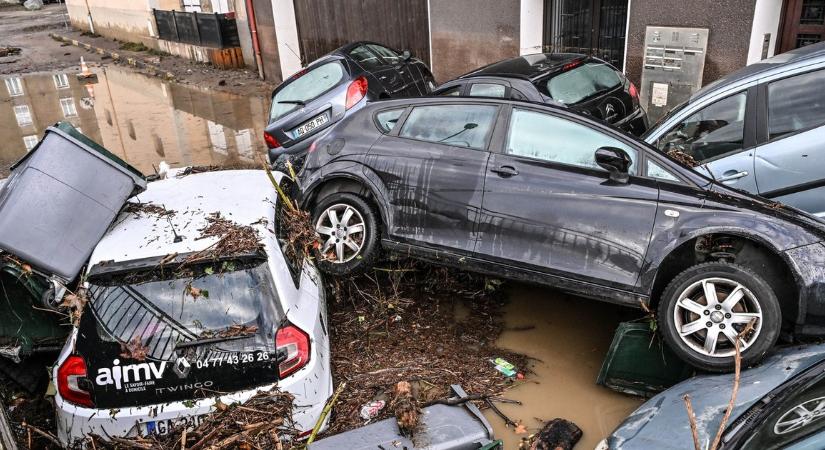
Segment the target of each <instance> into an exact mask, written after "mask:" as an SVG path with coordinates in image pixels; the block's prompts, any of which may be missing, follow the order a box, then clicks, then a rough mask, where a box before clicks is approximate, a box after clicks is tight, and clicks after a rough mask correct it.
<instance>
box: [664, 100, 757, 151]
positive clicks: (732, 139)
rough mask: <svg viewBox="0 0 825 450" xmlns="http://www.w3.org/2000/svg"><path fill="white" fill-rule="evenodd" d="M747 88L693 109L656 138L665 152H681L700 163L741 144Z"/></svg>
mask: <svg viewBox="0 0 825 450" xmlns="http://www.w3.org/2000/svg"><path fill="white" fill-rule="evenodd" d="M747 95H748V94H747V92H740V93H738V94H734V95H731V96H730V97H726V98H723V99H722V100H719V101H717V102H714V103H711V104H710V105H708V106H705V107H704V108H702V109H700V110H699V111H697V112H695V113H693V114H692V115H691V116H690V117H688V118H687V119H685V120H683V121H682V122H681V123H679V124H678V125H676V126H675V127H673V128H671V129H670V131H668V132H667V133H665V134H664V135H662V137H660V138H659V140H658V141H657V142H656V146H657V147H659V149H660V150H662V151H663V152H665V153H671V152H678V153H684V154H687V155H689V156H690V157H692V158H693V159H694V160H696V162H697V163H703V162H706V161H709V160H711V159H715V158H718V157H721V156H724V155H727V154H730V153H735V152H738V151H740V150H742V148H743V147H744V139H745V105H746V103H747V98H748V97H747Z"/></svg>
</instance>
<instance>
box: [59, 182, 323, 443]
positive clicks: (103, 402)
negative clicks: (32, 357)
mask: <svg viewBox="0 0 825 450" xmlns="http://www.w3.org/2000/svg"><path fill="white" fill-rule="evenodd" d="M278 176H280V174H278ZM276 201H277V195H276V191H275V189H274V187H273V186H272V184H271V183H270V182H269V180H268V178H267V176H266V174H265V173H264V172H263V171H255V170H237V171H220V172H209V173H202V174H195V175H188V176H184V177H181V178H172V179H167V180H161V181H156V182H153V183H149V186H148V188H147V190H146V191H145V192H144V193H141V194H140V195H138V196H137V197H134V198H132V199H131V200H130V202H140V203H142V204H149V205H152V206H151V207H148V208H147V207H127V208H125V209H124V211H125V212H122V213H121V214H120V216H119V217H118V218H117V219H116V220H115V221H114V223H113V225H112V226H111V228H110V229H109V230H108V232H107V233H106V235H105V236H104V237H103V239H102V240H101V241H100V242H99V243H98V244H97V247H96V248H95V250H94V252H93V253H92V256H91V258H90V260H89V264H88V269H87V272H86V286H87V288H88V290H87V292H88V294H87V297H88V302H87V304H86V307H85V309H84V312H83V314H82V316H81V318H80V320H79V324H78V326H77V327H75V329H74V331H73V332H72V334H71V337H70V338H69V340H68V342H67V343H66V346H65V348H64V349H63V351H62V352H61V354H60V358H59V359H58V361H57V364H56V366H55V368H54V371H53V373H52V376H53V382H54V385H55V386H56V387H57V394H56V396H55V404H56V410H57V430H58V433H59V434H58V436H59V439H60V441H61V442H62V443H63V444H65V445H71V444H73V443H76V442H78V441H79V440H81V439H83V438H84V437H85V436H86V435H88V434H90V433H94V434H97V435H100V436H102V437H104V438H105V437H111V436H117V437H129V436H137V435H149V434H152V433H157V434H164V433H167V432H168V431H169V430H170V428H172V427H173V426H174V425H177V424H182V423H187V424H190V425H195V424H197V423H199V422H200V421H201V420H202V418H203V416H204V415H205V414H209V413H210V412H212V411H213V410H214V408H215V405H216V401H217V399H218V398H219V399H220V402H221V403H224V404H232V403H240V402H243V401H245V400H246V399H248V398H249V397H251V396H252V395H254V394H255V393H256V392H257V391H259V390H268V389H270V388H271V387H272V386H274V385H276V384H277V386H278V387H279V388H280V389H281V390H282V391H287V392H290V393H292V394H293V395H294V396H295V409H294V419H295V422H296V423H295V425H296V427H297V429H298V430H299V431H301V432H305V433H306V432H309V431H311V430H312V428H313V426H314V425H315V423H316V422H317V420H318V418H319V417H320V415H321V411H322V410H323V407H324V404H325V403H326V401H327V400H328V398H329V397H330V395H331V394H332V378H331V371H330V361H329V336H328V334H327V323H326V321H327V316H326V307H325V303H324V301H325V300H324V295H323V287H322V284H321V280H320V276H319V274H318V272H317V271H316V269H315V268H314V266H312V265H311V264H310V263H308V262H304V263H303V266H302V267H295V264H294V262H290V261H287V260H286V259H285V257H284V253H283V252H282V250H281V247H280V245H279V241H278V239H277V236H276V234H275V233H276V230H274V228H275V227H276V226H277V223H275V211H276V210H275V208H276V207H275V202H276ZM227 221H231V222H232V223H234V224H236V225H239V226H241V227H243V226H251V227H252V228H253V229H254V230H255V232H256V233H252V236H253V245H252V247H254V236H255V234H257V239H258V243H259V244H260V247H259V248H258V249H257V250H250V249H249V248H248V247H249V246H248V245H246V247H244V245H236V246H235V247H236V248H238V247H240V248H242V249H243V251H235V250H232V251H233V253H231V254H225V253H226V249H227V248H229V247H230V246H228V245H226V244H227V242H229V241H231V240H232V239H229V238H227V241H225V242H224V243H223V244H221V245H217V244H218V241H219V239H220V237H221V235H222V233H224V232H226V230H227V228H230V229H231V228H232V227H231V226H228V222H227ZM248 230H249V229H248V228H247V231H248ZM224 236H225V235H224ZM246 236H250V235H249V234H246ZM236 237H237V236H236ZM235 241H237V239H235ZM235 244H237V242H235ZM222 253H223V254H222Z"/></svg>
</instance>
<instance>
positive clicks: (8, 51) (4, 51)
mask: <svg viewBox="0 0 825 450" xmlns="http://www.w3.org/2000/svg"><path fill="white" fill-rule="evenodd" d="M19 54H20V47H0V58H2V57H4V56H12V55H19Z"/></svg>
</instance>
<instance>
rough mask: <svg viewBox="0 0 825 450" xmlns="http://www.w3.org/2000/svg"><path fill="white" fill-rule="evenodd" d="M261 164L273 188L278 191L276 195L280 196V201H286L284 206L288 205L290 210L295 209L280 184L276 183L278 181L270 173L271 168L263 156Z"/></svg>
mask: <svg viewBox="0 0 825 450" xmlns="http://www.w3.org/2000/svg"><path fill="white" fill-rule="evenodd" d="M261 165H263V167H264V171H265V172H266V176H267V177H269V181H270V182H271V183H272V185H273V186H275V190H276V191H278V196H279V197H281V201H282V202H284V203H286V206H287V207H289V209H290V210H292V211H295V210H296V209H295V205H293V204H292V202H291V201H289V197H287V196H286V194H285V193H284V191H283V190H282V189H281V186H280V185H278V181H276V180H275V176H274V175H272V170H271V169H270V168H269V164H267V163H266V161H264V160H263V157H261Z"/></svg>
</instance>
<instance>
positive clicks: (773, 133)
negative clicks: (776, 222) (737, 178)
mask: <svg viewBox="0 0 825 450" xmlns="http://www.w3.org/2000/svg"><path fill="white" fill-rule="evenodd" d="M823 87H825V69H819V70H815V71H812V72H806V73H802V74H798V75H794V76H791V77H788V78H784V79H780V80H775V81H771V82H769V83H765V84H764V85H763V87H762V90H761V91H760V92H761V93H762V94H763V95H764V96H766V97H767V115H766V116H767V117H765V121H764V122H763V124H762V126H763V128H762V130H764V131H765V134H764V136H763V137H764V143H763V144H762V145H760V146H758V147H757V148H756V159H755V163H754V166H755V170H756V184H757V186H758V188H759V194H760V195H762V196H763V197H767V198H770V199H772V200H776V201H779V202H782V203H785V204H788V205H791V206H794V207H797V208H799V209H802V210H804V211H808V212H810V213H813V214H817V215H819V216H825V89H823Z"/></svg>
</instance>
